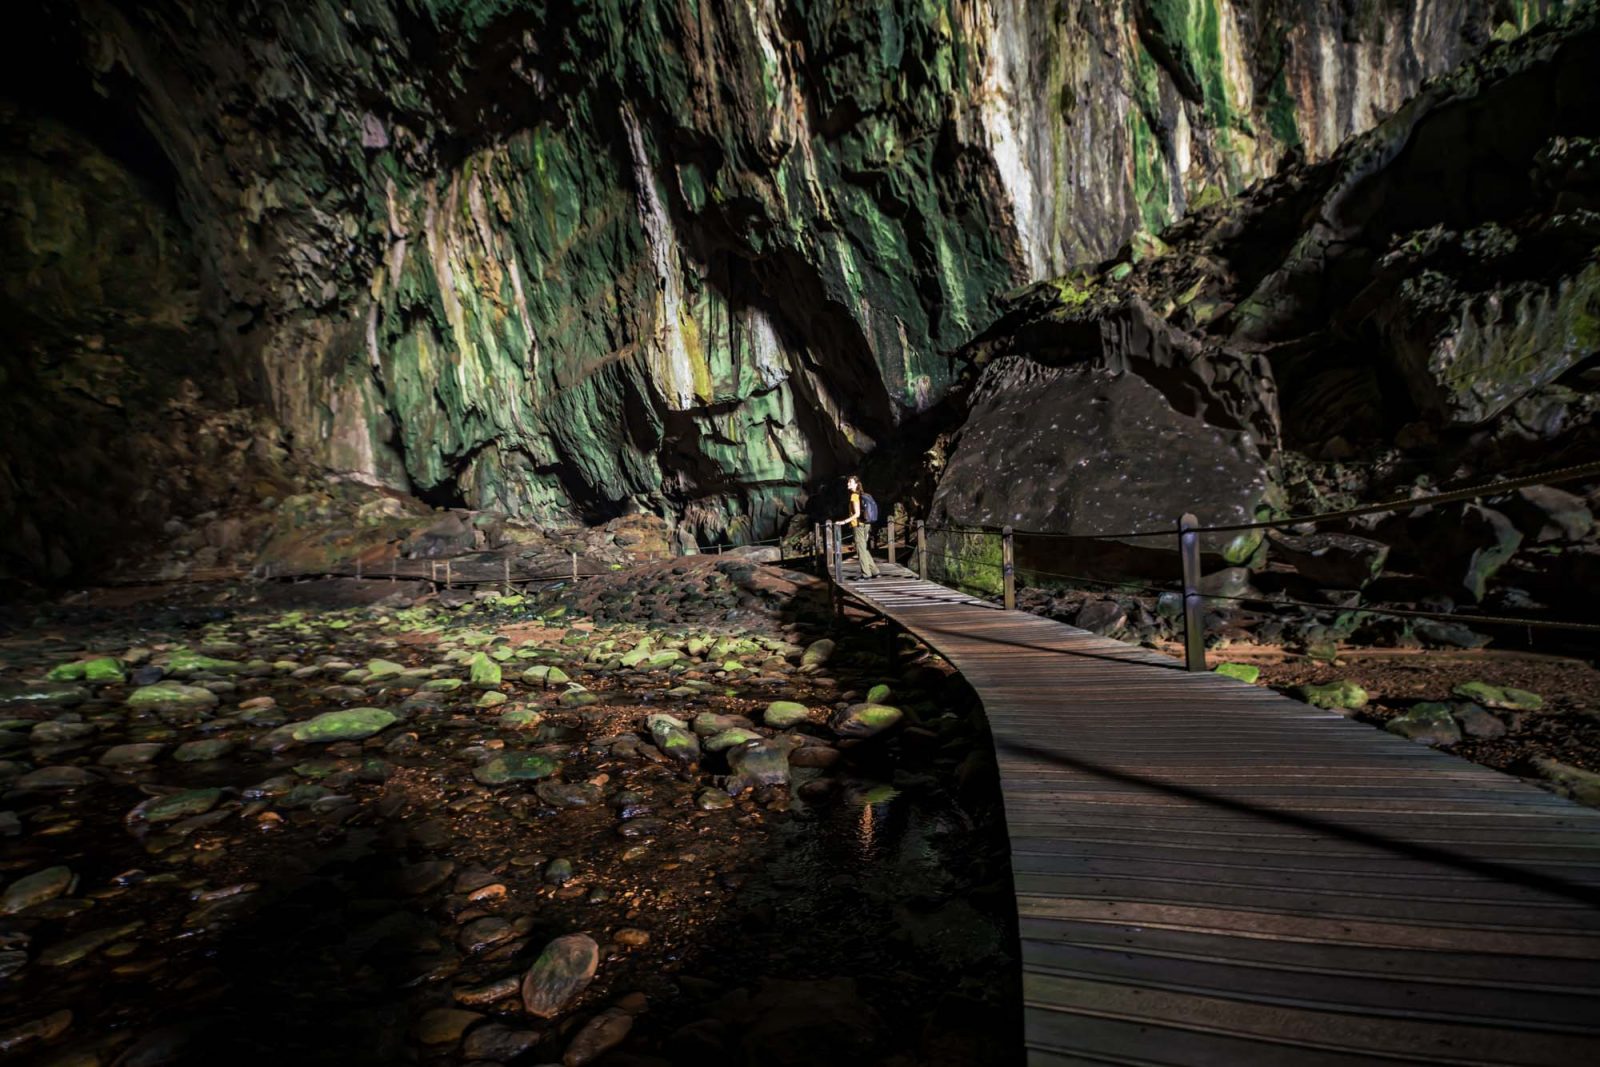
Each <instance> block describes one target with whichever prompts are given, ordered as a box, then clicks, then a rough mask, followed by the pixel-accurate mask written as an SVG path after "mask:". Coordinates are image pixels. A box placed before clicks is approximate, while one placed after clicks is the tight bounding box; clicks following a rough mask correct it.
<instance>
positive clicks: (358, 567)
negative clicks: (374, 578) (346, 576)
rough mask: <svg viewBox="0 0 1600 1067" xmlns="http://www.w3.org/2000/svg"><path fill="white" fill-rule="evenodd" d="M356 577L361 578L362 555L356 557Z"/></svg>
mask: <svg viewBox="0 0 1600 1067" xmlns="http://www.w3.org/2000/svg"><path fill="white" fill-rule="evenodd" d="M356 578H357V579H358V580H359V579H360V578H361V557H360V556H357V557H356Z"/></svg>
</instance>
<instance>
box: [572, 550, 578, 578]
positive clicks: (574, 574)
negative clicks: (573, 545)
mask: <svg viewBox="0 0 1600 1067" xmlns="http://www.w3.org/2000/svg"><path fill="white" fill-rule="evenodd" d="M572 580H573V581H577V580H578V554H577V553H576V552H574V553H573V554H572Z"/></svg>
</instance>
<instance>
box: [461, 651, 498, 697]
mask: <svg viewBox="0 0 1600 1067" xmlns="http://www.w3.org/2000/svg"><path fill="white" fill-rule="evenodd" d="M469 666H470V668H471V672H472V684H473V685H475V686H477V687H478V688H479V689H494V688H496V687H497V686H499V685H500V682H501V670H500V664H499V663H497V662H495V661H494V660H493V659H492V658H491V657H489V656H487V655H485V654H484V653H482V652H479V653H477V654H476V655H474V656H473V657H472V660H471V663H470V664H469Z"/></svg>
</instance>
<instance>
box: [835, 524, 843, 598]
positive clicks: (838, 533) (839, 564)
mask: <svg viewBox="0 0 1600 1067" xmlns="http://www.w3.org/2000/svg"><path fill="white" fill-rule="evenodd" d="M843 533H844V528H843V527H840V526H835V527H834V528H833V580H834V582H835V583H837V584H841V585H842V584H843V583H844V537H843V536H842V535H843Z"/></svg>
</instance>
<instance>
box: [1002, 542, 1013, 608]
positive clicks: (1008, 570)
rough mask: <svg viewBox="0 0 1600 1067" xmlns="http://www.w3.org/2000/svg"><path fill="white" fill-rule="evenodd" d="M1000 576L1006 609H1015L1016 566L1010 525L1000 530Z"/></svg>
mask: <svg viewBox="0 0 1600 1067" xmlns="http://www.w3.org/2000/svg"><path fill="white" fill-rule="evenodd" d="M1000 576H1001V579H1002V580H1003V583H1004V586H1003V588H1004V591H1005V605H1006V610H1007V611H1016V610H1017V568H1016V556H1015V554H1014V553H1013V547H1012V537H1011V527H1009V526H1007V527H1005V528H1004V529H1002V530H1001V531H1000Z"/></svg>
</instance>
